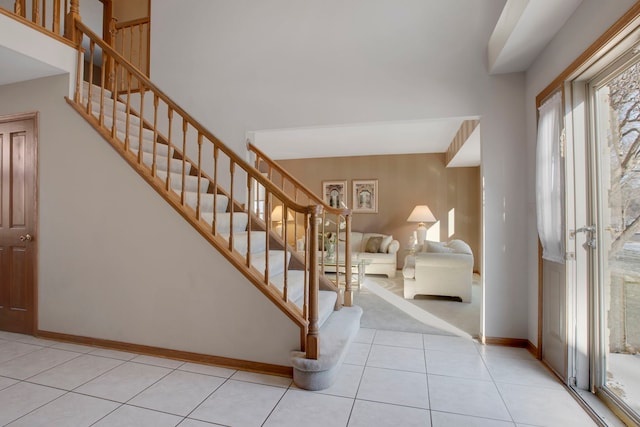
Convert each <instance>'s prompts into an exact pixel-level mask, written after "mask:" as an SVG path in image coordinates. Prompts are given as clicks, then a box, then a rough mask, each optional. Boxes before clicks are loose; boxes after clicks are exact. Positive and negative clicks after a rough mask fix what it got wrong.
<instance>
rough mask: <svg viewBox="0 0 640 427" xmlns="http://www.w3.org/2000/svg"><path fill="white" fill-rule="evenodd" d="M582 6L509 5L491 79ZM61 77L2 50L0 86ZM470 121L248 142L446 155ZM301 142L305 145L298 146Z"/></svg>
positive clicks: (463, 162)
mask: <svg viewBox="0 0 640 427" xmlns="http://www.w3.org/2000/svg"><path fill="white" fill-rule="evenodd" d="M442 1H444V0H442ZM581 1H582V0H562V1H558V0H507V1H506V2H505V6H504V8H503V10H502V13H501V15H500V18H499V19H498V22H497V23H496V25H495V28H494V31H493V34H492V35H491V38H490V39H489V41H488V44H487V52H488V55H487V56H488V63H489V71H490V73H492V74H500V73H511V72H520V71H525V70H526V69H527V68H528V67H529V66H530V65H531V64H532V62H533V61H534V60H535V58H536V57H537V55H538V54H539V53H540V52H541V51H542V49H544V47H545V46H546V45H547V43H548V42H549V41H550V40H551V39H552V38H553V36H554V35H555V34H556V33H557V31H558V30H559V29H560V28H561V27H562V25H563V24H564V23H565V22H566V20H567V19H568V18H569V17H570V16H571V14H572V13H573V12H574V11H575V9H576V8H577V7H578V5H579V4H580V3H581ZM540 28H544V31H540ZM7 64H10V65H7ZM59 73H60V70H59V69H56V68H54V67H51V66H50V65H47V64H45V63H43V62H40V61H38V60H37V59H34V58H30V57H27V56H25V55H22V54H20V53H18V52H15V51H13V50H10V49H6V48H5V47H3V46H0V85H3V84H9V83H15V82H19V81H26V80H30V79H34V78H39V77H46V76H51V75H56V74H59ZM471 118H472V117H448V118H442V119H438V120H411V121H393V122H377V123H355V124H340V125H337V126H322V127H308V128H295V129H263V130H255V131H254V132H251V135H250V138H252V140H253V141H254V143H255V144H256V145H257V146H258V147H260V148H261V149H262V150H263V151H265V152H266V153H268V154H269V155H270V156H271V157H273V158H274V159H291V158H310V157H326V156H327V155H328V154H329V153H333V155H335V153H341V154H342V155H345V156H356V155H382V154H392V153H395V154H400V153H418V152H419V153H428V152H444V151H446V149H447V147H448V146H449V144H450V143H451V141H452V139H453V137H454V136H455V134H456V132H457V130H458V128H459V127H460V124H461V123H462V122H463V121H464V120H467V119H471ZM479 128H480V127H477V128H476V130H475V131H474V132H473V134H472V135H471V137H470V138H469V140H468V142H467V143H465V145H464V146H463V148H462V150H460V152H459V153H458V155H457V156H456V158H455V159H454V162H453V163H452V164H453V165H456V166H473V165H479V164H480V130H479ZM300 141H305V142H307V143H305V144H300V143H299V142H300ZM309 142H311V143H309Z"/></svg>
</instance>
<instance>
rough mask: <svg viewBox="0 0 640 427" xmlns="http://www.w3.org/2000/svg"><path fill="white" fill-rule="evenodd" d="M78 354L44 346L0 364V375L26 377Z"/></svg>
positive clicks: (22, 378)
mask: <svg viewBox="0 0 640 427" xmlns="http://www.w3.org/2000/svg"><path fill="white" fill-rule="evenodd" d="M78 356H80V355H79V354H78V353H74V352H71V351H64V350H56V349H54V348H48V347H45V348H43V349H41V350H37V351H34V352H31V353H29V354H26V355H24V356H21V357H18V358H15V359H12V360H9V361H7V362H4V363H1V364H0V375H2V376H5V377H10V378H16V379H19V380H24V379H27V378H29V377H31V376H34V375H37V374H39V373H40V372H43V371H46V370H47V369H50V368H53V367H54V366H58V365H60V364H62V363H64V362H66V361H68V360H71V359H74V358H76V357H78Z"/></svg>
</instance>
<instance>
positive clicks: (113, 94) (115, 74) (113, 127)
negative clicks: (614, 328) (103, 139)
mask: <svg viewBox="0 0 640 427" xmlns="http://www.w3.org/2000/svg"><path fill="white" fill-rule="evenodd" d="M113 66H114V70H113V71H114V72H113V85H114V86H113V88H112V89H111V99H112V100H113V108H112V111H111V113H112V116H111V117H112V118H111V121H112V122H113V123H112V124H111V137H112V138H116V137H117V136H118V130H117V126H116V123H117V122H118V121H117V120H116V117H117V116H116V113H117V110H116V101H117V100H118V96H117V95H116V87H117V86H118V64H116V63H115V62H114V64H113Z"/></svg>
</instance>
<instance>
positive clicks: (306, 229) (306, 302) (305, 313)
mask: <svg viewBox="0 0 640 427" xmlns="http://www.w3.org/2000/svg"><path fill="white" fill-rule="evenodd" d="M309 221H310V217H309V214H308V213H306V212H305V213H304V222H303V224H304V225H303V227H304V282H303V283H304V291H303V295H302V317H303V318H304V319H308V315H309V287H308V286H307V283H309V270H310V267H309V266H310V261H309V253H310V250H309V248H311V247H312V246H311V242H310V241H309ZM317 249H318V246H316V247H315V248H314V250H316V251H317Z"/></svg>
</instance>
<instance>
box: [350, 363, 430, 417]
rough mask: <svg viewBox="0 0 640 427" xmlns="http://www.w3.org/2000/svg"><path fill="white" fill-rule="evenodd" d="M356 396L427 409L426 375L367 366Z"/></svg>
mask: <svg viewBox="0 0 640 427" xmlns="http://www.w3.org/2000/svg"><path fill="white" fill-rule="evenodd" d="M357 398H358V399H362V400H373V401H376V402H382V403H391V404H395V405H405V406H413V407H416V408H424V409H429V393H428V391H427V376H426V375H425V374H420V373H417V372H405V371H394V370H390V369H380V368H370V367H367V368H365V370H364V374H363V375H362V381H361V382H360V389H359V390H358V395H357Z"/></svg>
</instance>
